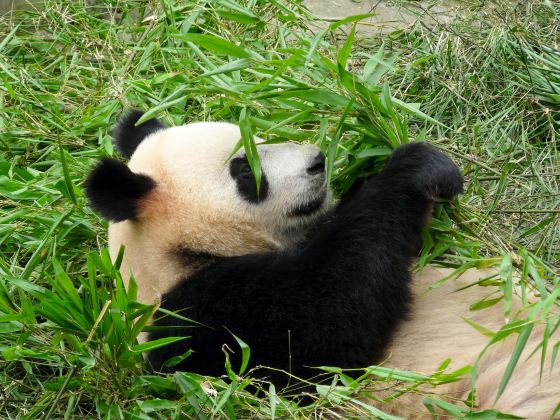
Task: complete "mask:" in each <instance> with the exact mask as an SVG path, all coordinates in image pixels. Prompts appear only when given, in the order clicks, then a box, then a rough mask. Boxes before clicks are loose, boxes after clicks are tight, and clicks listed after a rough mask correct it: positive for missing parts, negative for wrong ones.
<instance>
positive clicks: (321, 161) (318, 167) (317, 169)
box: [307, 152, 325, 175]
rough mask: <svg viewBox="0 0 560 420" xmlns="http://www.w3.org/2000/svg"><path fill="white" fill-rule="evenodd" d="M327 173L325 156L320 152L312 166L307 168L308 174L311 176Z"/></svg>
mask: <svg viewBox="0 0 560 420" xmlns="http://www.w3.org/2000/svg"><path fill="white" fill-rule="evenodd" d="M323 172H325V156H323V154H322V153H320V152H319V154H318V155H317V156H315V158H313V161H312V162H311V166H309V168H307V173H308V174H309V175H319V174H322V173H323Z"/></svg>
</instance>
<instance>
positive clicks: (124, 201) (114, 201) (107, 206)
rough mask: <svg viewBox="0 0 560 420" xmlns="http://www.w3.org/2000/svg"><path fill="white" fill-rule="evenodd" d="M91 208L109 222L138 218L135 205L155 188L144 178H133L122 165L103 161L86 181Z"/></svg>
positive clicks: (113, 161)
mask: <svg viewBox="0 0 560 420" xmlns="http://www.w3.org/2000/svg"><path fill="white" fill-rule="evenodd" d="M84 185H85V188H86V195H87V197H88V199H89V204H90V206H91V207H92V208H93V209H94V210H96V211H98V212H99V213H101V215H102V216H103V217H105V218H106V219H109V220H110V221H112V222H120V221H123V220H126V219H131V218H134V217H136V216H138V213H139V208H138V203H139V200H140V199H141V198H142V197H145V196H146V194H147V193H149V192H150V191H151V190H152V189H153V188H155V186H156V182H155V181H154V180H153V179H152V178H150V177H149V176H146V175H141V174H135V173H134V172H132V171H131V170H130V169H129V168H128V166H126V165H125V164H124V163H122V162H120V161H118V160H116V159H112V158H104V159H102V160H101V162H99V163H98V164H97V166H96V167H95V168H93V170H92V171H91V173H90V174H89V176H88V177H87V179H86V181H85V184H84Z"/></svg>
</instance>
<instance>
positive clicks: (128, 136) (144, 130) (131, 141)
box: [113, 109, 165, 159]
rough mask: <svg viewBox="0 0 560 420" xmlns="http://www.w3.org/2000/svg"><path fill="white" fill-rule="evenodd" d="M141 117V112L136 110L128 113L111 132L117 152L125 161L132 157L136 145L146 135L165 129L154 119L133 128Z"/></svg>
mask: <svg viewBox="0 0 560 420" xmlns="http://www.w3.org/2000/svg"><path fill="white" fill-rule="evenodd" d="M142 115H143V112H142V111H138V110H137V109H133V110H131V111H128V112H127V113H126V115H125V116H124V117H122V118H121V119H120V121H119V123H118V124H117V127H116V128H115V131H114V132H113V138H114V139H115V146H116V147H117V150H118V151H119V153H120V154H121V155H122V156H124V157H125V158H127V159H128V158H130V156H132V154H133V153H134V151H135V150H136V148H137V147H138V145H139V144H140V143H142V140H144V139H145V138H146V137H148V135H150V134H152V133H155V132H156V131H158V130H161V129H163V128H165V126H164V125H163V124H162V123H160V122H159V121H158V120H156V119H153V120H148V121H146V122H145V123H142V124H140V125H139V126H135V124H136V121H138V120H139V119H140V117H141V116H142Z"/></svg>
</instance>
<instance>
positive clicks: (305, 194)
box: [88, 122, 331, 302]
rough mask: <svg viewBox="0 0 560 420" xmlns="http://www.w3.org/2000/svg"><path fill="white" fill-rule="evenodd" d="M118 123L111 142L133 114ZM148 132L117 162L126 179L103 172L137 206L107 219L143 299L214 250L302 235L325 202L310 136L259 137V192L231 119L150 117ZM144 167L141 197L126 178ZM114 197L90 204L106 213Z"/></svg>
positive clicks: (229, 251)
mask: <svg viewBox="0 0 560 420" xmlns="http://www.w3.org/2000/svg"><path fill="white" fill-rule="evenodd" d="M122 125H123V124H121V127H119V130H117V133H118V134H119V135H120V136H121V137H122V136H125V138H124V140H123V139H122V138H121V139H120V140H119V138H117V139H116V140H117V147H119V141H121V142H122V141H126V135H130V134H129V133H128V131H132V135H134V133H135V130H136V128H135V127H134V124H130V125H129V127H128V129H129V130H128V131H127V130H125V128H127V127H124V128H123V127H122ZM140 127H142V126H140ZM152 128H153V129H152ZM146 132H147V134H146V137H145V138H143V139H141V141H139V142H138V145H137V147H135V148H134V149H133V151H132V153H131V156H130V161H129V163H128V168H126V167H125V166H124V164H121V165H122V166H123V167H124V169H125V170H126V171H128V172H129V176H130V177H131V179H126V180H122V181H119V180H118V179H114V180H112V179H111V176H106V179H107V180H108V181H106V183H108V184H112V183H114V184H118V183H119V182H121V185H120V186H119V187H118V188H119V194H120V195H121V196H125V198H126V200H130V199H131V198H130V197H133V198H134V200H135V201H134V205H133V206H131V205H129V206H128V207H126V208H129V207H134V208H135V211H134V212H133V213H130V217H128V218H125V217H120V218H118V219H116V218H114V219H113V220H114V222H113V223H111V224H110V226H109V248H110V252H111V254H112V256H113V257H116V255H117V254H118V252H119V249H120V247H121V245H124V246H125V264H127V265H128V267H129V268H130V271H131V272H132V273H133V274H134V276H135V279H136V281H137V283H138V286H139V296H138V298H139V300H140V301H145V302H151V301H153V300H154V298H157V296H160V295H161V294H162V293H165V292H166V291H167V290H169V289H170V288H171V287H172V286H173V285H174V283H175V282H176V281H178V280H179V279H180V278H185V277H188V276H189V274H190V273H192V272H193V270H197V269H199V268H200V267H201V265H203V264H204V263H205V262H208V261H211V259H212V258H214V257H222V256H235V255H244V254H248V253H254V252H265V251H270V250H278V249H283V248H287V247H289V246H291V245H293V244H296V243H298V242H299V241H300V240H301V239H302V238H303V237H304V235H305V233H306V229H307V228H308V227H309V226H311V225H312V224H313V223H314V222H315V221H316V220H317V218H318V217H319V216H320V215H321V214H322V213H323V212H324V211H325V210H326V209H327V208H328V207H329V205H330V202H331V195H330V193H329V191H328V188H327V185H326V174H325V168H324V166H325V161H324V157H323V155H322V154H321V153H320V150H319V149H318V148H317V147H315V146H311V145H299V144H295V143H283V144H262V143H263V141H262V140H261V139H255V140H256V142H257V145H258V147H257V150H258V153H259V158H260V163H261V170H262V174H261V182H260V190H259V191H258V193H257V188H256V182H255V178H254V175H253V173H252V171H251V168H250V167H249V164H248V160H247V157H246V155H245V152H244V150H242V149H241V150H239V151H237V152H236V153H235V154H234V155H233V156H231V153H232V150H234V148H235V146H236V145H237V143H238V142H239V139H240V138H241V134H240V130H239V127H237V126H236V125H233V124H228V123H215V122H199V123H193V124H188V125H184V126H179V127H170V128H164V127H163V126H160V125H154V127H151V128H150V130H149V131H148V130H146ZM137 140H138V139H136V138H135V139H134V141H135V142H137ZM121 148H123V147H122V146H121V147H120V149H121ZM126 150H130V148H128V149H126ZM116 164H119V162H117V163H116ZM99 171H102V168H100V169H99ZM99 171H98V172H99ZM123 171H124V170H123ZM95 172H96V171H95V170H94V172H93V173H92V174H94V173H95ZM140 176H141V177H142V182H143V184H142V189H141V190H142V191H144V190H145V189H148V188H151V189H149V191H148V192H142V195H141V197H140V198H137V196H136V195H134V194H132V195H131V192H130V189H131V188H130V186H131V185H133V184H134V183H135V182H136V181H135V180H134V178H139V177H140ZM92 178H94V177H92ZM147 180H151V181H152V182H151V183H149V182H147ZM90 184H91V185H92V187H91V188H88V195H89V196H90V201H91V197H92V196H95V194H96V188H97V189H99V188H98V186H96V185H95V179H93V180H92V181H91V182H90ZM106 188H113V186H112V185H109V186H108V187H106ZM114 188H117V187H114ZM97 192H99V193H100V194H101V193H102V192H103V191H97ZM114 195H117V194H116V193H115V194H114ZM137 195H138V194H137ZM112 197H113V196H112ZM123 199H124V198H123ZM118 200H120V198H119V197H117V198H111V199H107V198H105V197H102V199H101V200H99V201H100V203H102V204H99V205H98V206H97V207H96V206H95V205H94V204H95V203H93V202H92V205H93V207H94V208H97V209H98V210H99V211H100V212H102V214H104V215H106V217H109V218H111V217H110V216H107V215H108V214H109V213H108V212H105V213H103V210H104V209H103V206H104V205H105V204H107V203H108V202H109V201H110V202H111V203H115V202H116V201H118ZM103 203H104V204H103ZM128 204H130V203H128ZM123 219H124V220H123ZM185 256H187V257H185ZM125 271H126V270H125ZM125 277H126V273H125Z"/></svg>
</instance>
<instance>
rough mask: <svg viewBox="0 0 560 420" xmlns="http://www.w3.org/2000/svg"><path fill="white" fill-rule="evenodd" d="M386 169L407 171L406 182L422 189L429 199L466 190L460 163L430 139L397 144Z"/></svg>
mask: <svg viewBox="0 0 560 420" xmlns="http://www.w3.org/2000/svg"><path fill="white" fill-rule="evenodd" d="M387 169H389V170H391V172H393V173H395V172H396V173H398V174H399V175H405V176H406V178H407V183H412V185H413V186H414V187H415V188H418V189H420V191H422V193H423V194H424V195H425V196H426V198H428V199H429V200H435V199H436V198H437V197H441V198H445V199H450V198H453V197H455V196H456V195H458V194H461V193H462V192H463V176H462V175H461V172H460V171H459V168H458V167H457V165H456V164H455V163H454V162H453V160H451V158H450V157H448V156H447V155H445V154H444V153H442V152H440V151H439V150H438V149H437V148H435V147H434V146H432V145H430V144H427V143H409V144H406V145H403V146H400V147H398V148H396V149H395V150H394V151H393V154H392V155H391V160H390V162H389V165H388V168H387Z"/></svg>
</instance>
